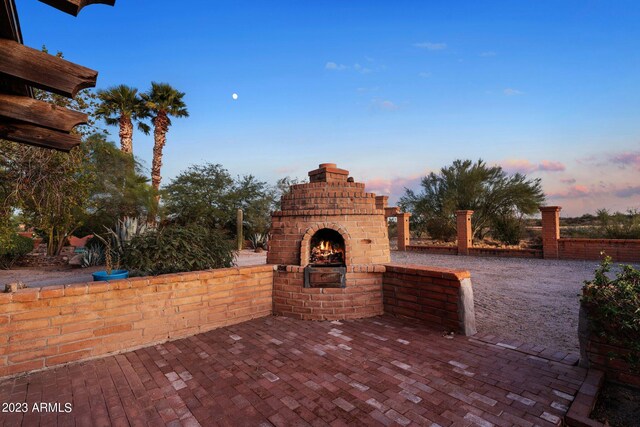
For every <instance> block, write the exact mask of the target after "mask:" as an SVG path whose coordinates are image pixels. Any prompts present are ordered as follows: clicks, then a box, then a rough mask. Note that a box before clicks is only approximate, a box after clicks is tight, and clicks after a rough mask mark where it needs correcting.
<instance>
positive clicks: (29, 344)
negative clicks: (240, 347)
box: [0, 265, 273, 377]
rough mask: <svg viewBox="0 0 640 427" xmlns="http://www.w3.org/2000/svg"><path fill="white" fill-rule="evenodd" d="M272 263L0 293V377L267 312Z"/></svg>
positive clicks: (115, 350)
mask: <svg viewBox="0 0 640 427" xmlns="http://www.w3.org/2000/svg"><path fill="white" fill-rule="evenodd" d="M272 286H273V266H271V265H265V266H257V267H242V268H226V269H219V270H211V271H203V272H194V273H179V274H167V275H162V276H157V277H142V278H135V279H128V280H118V281H113V282H97V283H91V284H87V283H82V284H76V285H66V286H50V287H45V288H27V289H23V290H20V291H17V292H15V293H13V294H11V293H2V294H0V377H4V376H7V375H13V374H17V373H21V372H27V371H33V370H38V369H42V368H46V367H49V366H54V365H59V364H62V363H66V362H71V361H77V360H82V359H88V358H93V357H99V356H103V355H105V354H108V353H113V352H120V351H124V350H131V349H134V348H138V347H143V346H148V345H151V344H154V343H159V342H164V341H167V340H169V339H176V338H181V337H186V336H189V335H193V334H196V333H200V332H205V331H208V330H211V329H215V328H217V327H221V326H225V325H231V324H235V323H240V322H243V321H245V320H249V319H254V318H257V317H262V316H267V315H270V314H271V311H272Z"/></svg>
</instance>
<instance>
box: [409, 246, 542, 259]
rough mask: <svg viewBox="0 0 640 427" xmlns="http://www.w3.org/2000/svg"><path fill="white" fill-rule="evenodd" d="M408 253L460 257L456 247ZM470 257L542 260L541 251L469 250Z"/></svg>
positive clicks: (425, 248) (419, 248)
mask: <svg viewBox="0 0 640 427" xmlns="http://www.w3.org/2000/svg"><path fill="white" fill-rule="evenodd" d="M406 250H407V251H412V252H423V253H427V254H436V255H458V248H457V247H455V246H435V245H410V246H407V248H406ZM469 255H470V256H494V257H505V258H542V250H541V249H505V248H474V247H471V248H469Z"/></svg>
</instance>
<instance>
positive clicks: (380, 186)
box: [365, 172, 427, 203]
mask: <svg viewBox="0 0 640 427" xmlns="http://www.w3.org/2000/svg"><path fill="white" fill-rule="evenodd" d="M426 175H427V172H425V173H422V174H417V175H412V176H408V177H395V178H391V179H387V178H373V179H370V180H368V181H366V182H365V185H366V188H367V191H369V192H373V193H376V194H380V195H388V196H389V201H390V203H395V202H396V201H397V200H398V199H399V198H400V197H402V196H403V195H404V192H405V188H408V189H410V190H418V189H419V188H420V182H421V181H422V177H424V176H426Z"/></svg>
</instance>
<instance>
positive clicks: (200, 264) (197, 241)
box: [123, 225, 234, 275]
mask: <svg viewBox="0 0 640 427" xmlns="http://www.w3.org/2000/svg"><path fill="white" fill-rule="evenodd" d="M233 250H234V245H233V242H232V241H230V240H229V239H228V237H227V236H226V235H225V234H224V233H223V232H221V231H219V230H216V229H209V228H207V227H203V226H200V225H188V226H178V225H172V226H168V227H165V228H163V229H160V230H152V231H149V232H147V233H145V234H142V235H140V236H137V237H134V238H133V239H132V240H131V241H130V242H129V243H127V245H126V246H125V249H124V256H123V266H124V267H125V268H127V269H128V270H130V271H132V272H133V273H134V274H142V275H157V274H166V273H179V272H183V271H198V270H207V269H210V268H223V267H231V265H232V264H233V259H234V251H233Z"/></svg>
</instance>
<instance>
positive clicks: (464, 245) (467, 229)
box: [456, 211, 473, 255]
mask: <svg viewBox="0 0 640 427" xmlns="http://www.w3.org/2000/svg"><path fill="white" fill-rule="evenodd" d="M471 215H473V211H456V230H457V234H458V255H469V248H470V247H471V246H473V240H472V239H473V233H472V232H471Z"/></svg>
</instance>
